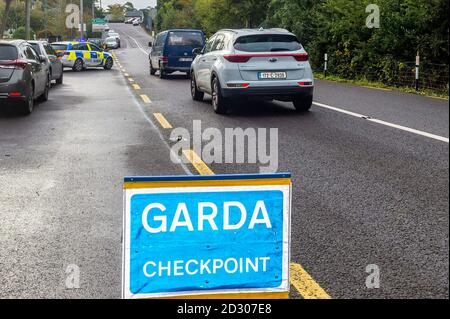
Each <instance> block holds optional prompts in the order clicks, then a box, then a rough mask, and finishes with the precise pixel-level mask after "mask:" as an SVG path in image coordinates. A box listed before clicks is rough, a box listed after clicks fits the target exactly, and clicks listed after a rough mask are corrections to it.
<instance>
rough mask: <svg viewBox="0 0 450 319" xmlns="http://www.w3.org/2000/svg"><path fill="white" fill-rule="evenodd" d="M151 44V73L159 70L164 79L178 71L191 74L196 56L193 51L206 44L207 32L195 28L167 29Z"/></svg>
mask: <svg viewBox="0 0 450 319" xmlns="http://www.w3.org/2000/svg"><path fill="white" fill-rule="evenodd" d="M149 46H150V47H151V48H152V49H151V51H150V55H149V60H150V74H151V75H155V74H156V72H157V71H158V70H159V76H160V77H161V78H162V79H163V78H165V77H166V75H167V74H171V73H173V72H176V71H180V72H185V73H186V74H188V75H189V73H190V70H191V64H192V61H194V58H195V56H194V54H193V53H192V51H193V50H194V49H196V48H203V47H204V46H205V34H204V33H203V31H201V30H193V29H173V30H167V31H164V32H161V33H159V34H158V35H157V36H156V39H155V42H154V43H152V42H150V43H149Z"/></svg>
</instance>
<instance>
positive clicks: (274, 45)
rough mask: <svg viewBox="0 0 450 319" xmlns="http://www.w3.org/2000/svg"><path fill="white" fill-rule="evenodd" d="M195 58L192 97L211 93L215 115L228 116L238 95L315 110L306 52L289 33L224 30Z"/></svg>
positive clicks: (284, 31)
mask: <svg viewBox="0 0 450 319" xmlns="http://www.w3.org/2000/svg"><path fill="white" fill-rule="evenodd" d="M194 54H195V55H196V58H195V60H194V62H193V63H192V67H191V93H192V98H193V99H194V100H196V101H200V100H203V96H204V94H205V93H208V94H210V95H212V103H213V106H214V111H215V112H216V113H219V114H224V113H226V112H227V111H228V109H229V107H230V104H231V103H232V100H233V99H234V98H238V97H257V98H263V99H268V100H280V101H290V102H293V103H294V106H295V108H296V110H298V111H301V112H305V111H308V110H309V109H310V108H311V105H312V101H313V91H314V78H313V73H312V70H311V65H310V64H309V59H308V53H306V51H305V50H304V48H303V46H302V45H301V44H300V43H299V41H298V39H297V37H296V36H295V35H294V34H292V33H290V32H288V31H286V30H283V29H259V30H250V29H243V30H231V29H225V30H221V31H219V32H217V33H216V34H215V35H214V36H212V37H211V38H210V40H209V41H208V42H207V44H206V46H205V47H204V48H203V49H195V50H194Z"/></svg>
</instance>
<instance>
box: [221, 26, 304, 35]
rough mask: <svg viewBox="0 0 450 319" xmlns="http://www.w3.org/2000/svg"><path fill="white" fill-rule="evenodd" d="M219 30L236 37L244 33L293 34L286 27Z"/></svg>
mask: <svg viewBox="0 0 450 319" xmlns="http://www.w3.org/2000/svg"><path fill="white" fill-rule="evenodd" d="M219 32H230V33H233V34H234V35H235V36H236V37H241V36H245V35H255V34H283V35H295V34H293V33H292V32H289V31H288V30H286V29H281V28H272V29H264V28H259V29H222V30H220V31H219Z"/></svg>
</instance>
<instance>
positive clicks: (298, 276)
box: [291, 263, 331, 299]
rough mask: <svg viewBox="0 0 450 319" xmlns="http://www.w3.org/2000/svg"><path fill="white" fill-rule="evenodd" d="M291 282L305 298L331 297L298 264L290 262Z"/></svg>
mask: <svg viewBox="0 0 450 319" xmlns="http://www.w3.org/2000/svg"><path fill="white" fill-rule="evenodd" d="M291 284H292V285H293V286H294V287H295V289H297V290H298V292H299V293H300V294H301V295H302V297H303V298H305V299H331V296H330V295H329V294H327V293H326V291H325V290H323V289H322V287H320V286H319V284H318V283H317V282H316V281H315V280H314V279H313V278H312V277H311V276H310V275H309V274H308V273H307V272H306V270H305V269H304V268H303V267H302V266H301V265H300V264H296V263H291Z"/></svg>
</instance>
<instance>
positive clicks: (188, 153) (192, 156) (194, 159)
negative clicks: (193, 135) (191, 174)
mask: <svg viewBox="0 0 450 319" xmlns="http://www.w3.org/2000/svg"><path fill="white" fill-rule="evenodd" d="M183 154H184V156H185V157H186V158H187V159H188V160H189V162H191V164H192V165H193V166H194V167H195V169H196V170H197V171H198V172H199V173H200V175H214V172H213V171H212V170H211V169H210V168H209V167H208V165H206V164H205V162H203V161H202V159H201V158H200V156H198V155H197V153H195V152H194V151H193V150H183Z"/></svg>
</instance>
